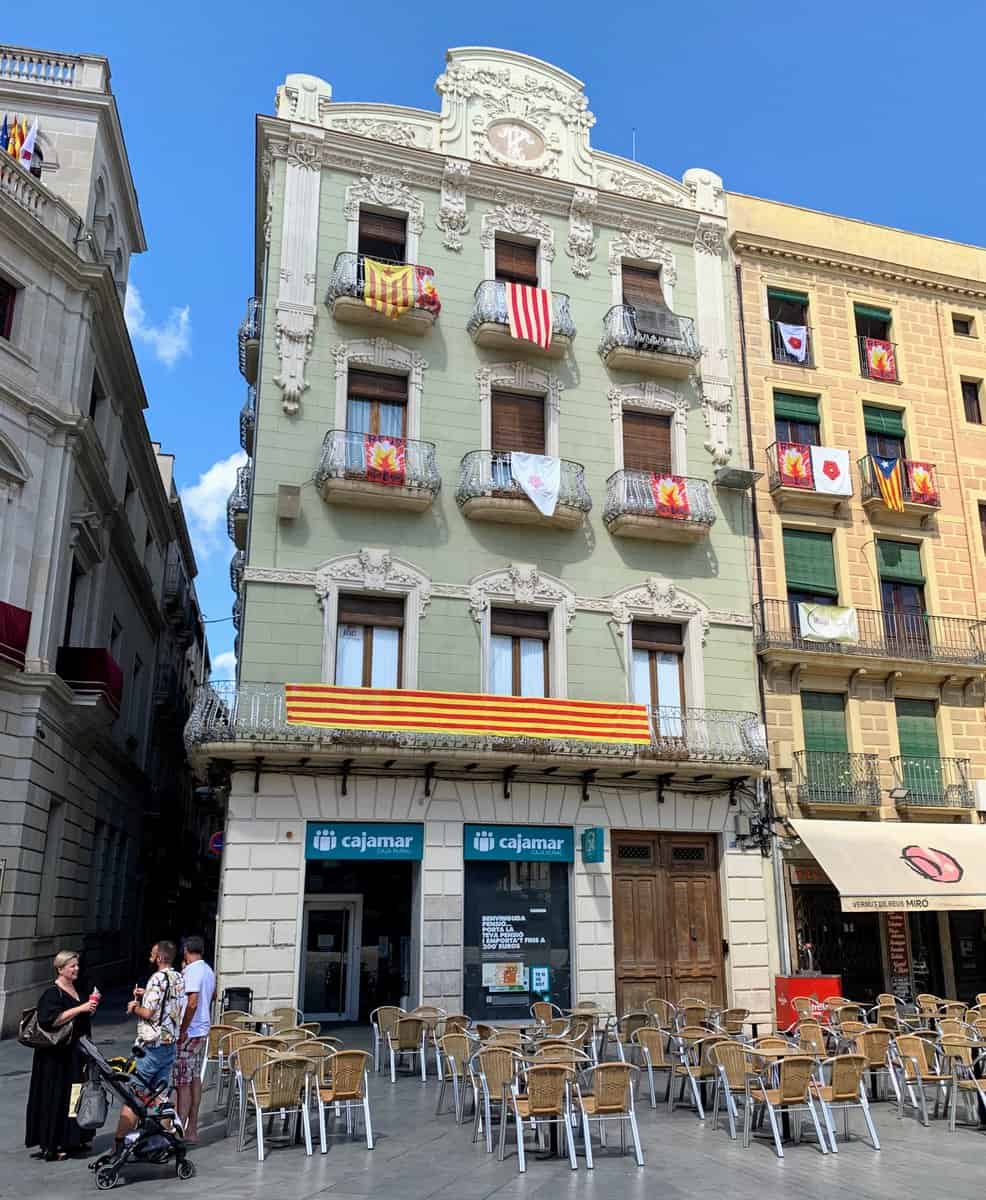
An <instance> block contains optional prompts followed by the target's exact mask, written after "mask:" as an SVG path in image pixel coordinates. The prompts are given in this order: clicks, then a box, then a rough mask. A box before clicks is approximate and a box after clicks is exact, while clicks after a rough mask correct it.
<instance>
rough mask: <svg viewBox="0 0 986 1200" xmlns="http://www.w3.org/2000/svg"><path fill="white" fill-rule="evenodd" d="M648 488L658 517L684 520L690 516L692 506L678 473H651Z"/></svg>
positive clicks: (686, 489)
mask: <svg viewBox="0 0 986 1200" xmlns="http://www.w3.org/2000/svg"><path fill="white" fill-rule="evenodd" d="M650 490H651V494H652V495H653V497H654V508H655V510H656V512H657V515H658V516H659V517H675V518H677V519H678V520H685V519H687V518H688V517H690V516H691V513H692V506H691V504H689V502H688V488H687V486H686V484H685V480H684V479H683V478H682V477H681V476H680V475H652V476H651V477H650Z"/></svg>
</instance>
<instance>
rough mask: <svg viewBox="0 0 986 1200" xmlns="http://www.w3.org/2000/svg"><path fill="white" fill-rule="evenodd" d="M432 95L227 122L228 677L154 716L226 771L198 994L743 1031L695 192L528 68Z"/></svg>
mask: <svg viewBox="0 0 986 1200" xmlns="http://www.w3.org/2000/svg"><path fill="white" fill-rule="evenodd" d="M436 87H437V91H438V94H439V97H440V111H438V112H432V111H426V110H421V109H416V108H404V107H399V106H393V105H385V104H376V103H362V102H360V103H352V102H338V101H336V100H334V99H333V97H332V90H331V87H330V86H329V84H328V83H326V82H324V81H323V80H321V79H318V78H313V77H310V76H306V75H290V76H288V78H287V80H286V81H285V83H284V85H283V86H282V87H280V88H279V89H278V92H277V105H276V113H275V114H274V115H273V116H261V117H260V118H259V119H258V122H257V136H258V154H257V164H256V172H257V173H256V187H257V192H256V195H257V202H256V204H257V207H256V214H257V215H256V222H257V224H256V246H257V257H256V262H255V276H254V280H253V291H254V293H255V295H256V296H263V297H265V303H264V305H263V307H258V305H257V303H256V302H255V301H253V300H251V301H250V302H249V305H248V311H247V316H246V319H245V321H244V323H243V325H242V326H241V328H240V333H239V349H240V363H241V367H242V368H243V371H244V375H245V378H246V380H247V383H248V385H249V387H250V388H251V389H252V390H251V392H250V398H249V401H248V406H247V407H248V409H249V412H248V414H247V416H246V418H245V425H244V429H246V430H248V431H249V439H250V440H249V444H248V443H247V442H246V441H244V445H245V446H246V448H247V449H248V451H249V452H250V453H251V455H252V459H251V462H250V463H249V464H248V466H247V467H245V468H244V470H243V472H242V473H241V478H240V480H239V481H238V483H237V488H236V490H235V492H234V493H233V495H232V496H231V498H230V508H229V519H230V534H231V537H233V539H234V541H235V544H236V547H237V553H236V555H235V556H234V559H233V562H232V564H231V579H232V581H233V583H234V588H235V590H236V593H237V604H236V615H237V620H238V622H239V625H240V629H239V668H238V681H237V684H236V685H235V686H231V687H230V688H228V689H225V690H224V689H221V688H218V687H217V688H210V689H205V690H203V693H202V695H201V697H200V700H199V702H198V704H197V706H196V709H195V712H194V713H193V716H192V719H191V721H190V723H189V726H188V730H187V741H188V745H189V749H190V752H191V754H192V756H193V758H194V759H195V761H196V762H197V764H198V765H199V767H200V768H201V769H203V770H205V769H211V770H213V771H217V770H220V769H222V770H225V771H227V772H228V773H229V778H230V797H229V817H228V822H227V825H226V839H225V849H224V857H223V886H222V911H221V920H220V929H219V936H218V940H219V950H218V969H219V972H220V975H221V985H220V986H244V987H249V988H251V989H252V990H253V994H254V1000H255V1003H258V1004H260V1005H261V1006H263V1005H269V1004H272V1003H289V1004H297V1005H298V1007H299V1008H301V1009H303V1010H304V1011H305V1012H306V1014H307V1015H308V1016H310V1017H316V1018H321V1019H325V1020H331V1019H355V1018H357V1017H359V1018H364V1019H365V1017H366V1015H367V1013H368V1012H369V1011H370V1010H371V1009H373V1008H374V1007H376V1006H377V1005H379V1004H383V1003H395V1002H396V1003H408V1002H411V1003H414V1002H419V1001H427V1002H431V1003H437V1004H441V1005H444V1006H446V1007H448V1008H450V1009H454V1010H455V1011H463V1008H464V1010H465V1011H468V1012H470V1013H472V1014H473V1015H475V1016H477V1017H481V1016H484V1015H485V1016H489V1015H494V1016H497V1017H499V1018H502V1019H513V1018H517V1017H524V1016H526V1015H527V1014H528V1008H529V1005H530V1003H531V1002H532V1001H533V1000H535V999H537V998H539V997H540V998H545V999H549V1000H551V1001H552V1002H555V1003H557V1004H560V1005H566V1004H569V1003H571V1002H572V1001H573V1000H574V999H575V998H576V997H580V998H584V999H595V1000H597V1001H598V1002H599V1003H600V1004H602V1005H603V1006H606V1007H608V1008H610V1009H612V1008H613V1007H614V1006H618V1007H619V1008H620V1009H621V1010H625V1009H628V1008H631V1007H633V1006H634V1005H637V1004H639V1003H640V1002H641V1001H643V1000H644V999H645V998H646V997H648V996H652V995H670V996H680V995H691V996H704V997H707V998H708V999H709V1000H710V1001H712V1002H714V1003H716V1004H719V1005H725V1004H727V1003H728V1004H733V1005H736V1006H739V1007H743V1008H747V1009H750V1010H751V1011H752V1012H754V1013H755V1014H757V1015H758V1016H759V1017H760V1019H763V1018H764V1016H765V1015H766V1013H767V1012H768V1011H769V1008H770V999H769V990H770V970H771V964H770V961H769V942H770V929H769V917H768V910H769V908H770V905H769V904H768V899H769V896H768V892H769V888H770V879H769V872H768V873H766V875H765V871H764V859H763V858H762V856H761V854H760V852H759V846H757V847H753V846H752V845H749V842H748V839H745V838H741V839H739V841H737V839H736V837H735V830H736V827H737V825H736V817H737V816H738V815H740V816H742V815H743V814H745V813H753V812H754V810H755V806H756V803H757V800H756V797H757V781H758V778H759V776H760V774H761V772H762V770H763V767H764V764H765V761H766V749H765V745H764V742H763V731H762V726H761V723H760V718H759V715H758V714H757V713H756V712H755V710H756V709H757V707H758V701H757V691H756V686H755V673H754V671H753V669H752V664H753V661H754V657H753V644H752V623H751V619H750V578H749V533H750V525H749V496H748V495H747V494H744V492H743V490H742V487H743V484H744V483H747V484H748V475H749V472H744V470H743V469H742V465H741V462H742V459H743V452H742V450H741V448H740V447H741V446H742V444H743V442H742V440H741V439H738V431H737V427H736V420H735V415H734V414H733V411H732V404H733V376H732V361H731V355H730V349H729V343H728V332H729V329H730V327H731V311H730V301H729V294H730V274H729V268H728V263H727V261H726V258H725V210H724V200H723V193H722V186H721V181H720V180H719V178H718V177H717V176H716V175H714V174H712V173H711V172H709V171H706V170H690V171H687V172H686V173H685V175H684V177H683V178H682V179H681V180H677V179H672V178H670V177H668V176H666V175H663V174H660V173H659V172H658V171H655V170H652V169H650V168H649V167H646V166H643V165H642V164H639V163H635V162H630V161H628V160H625V159H620V158H617V157H614V156H612V155H609V154H606V153H604V152H601V151H598V150H594V149H593V148H592V145H591V141H590V133H591V130H592V126H593V124H594V117H593V115H592V113H591V112H590V111H589V107H588V101H587V98H586V96H585V93H584V90H583V86H582V84H581V83H580V82H579V81H578V80H576V79H574V78H572V76H570V75H568V74H566V73H565V72H564V71H562V70H560V69H559V68H557V67H554V66H551V65H549V64H546V63H543V62H540V61H538V60H536V59H533V58H529V57H526V56H523V55H520V54H515V53H510V52H507V51H502V50H495V49H485V48H465V49H456V50H452V51H449V53H448V55H447V64H446V67H445V70H444V72H443V73H442V75H441V76H440V78H439V79H438V81H437V85H436ZM523 305H531V306H532V307H531V309H530V310H528V309H524V312H523V313H520V315H518V314H519V312H520V309H521V307H522V306H523ZM523 320H529V321H534V322H535V323H536V324H537V327H538V331H539V332H538V335H537V336H534V334H533V333H532V327H531V326H524V325H523V324H522V321H523ZM548 326H550V332H548V331H547V327H548ZM518 334H521V335H524V336H517V335H518ZM532 460H533V462H532ZM535 474H537V477H538V478H537V480H535V479H534V475H535ZM552 481H553V482H552ZM532 493H533V495H532ZM744 828H746V827H745V826H744ZM748 845H749V848H748V849H745V847H747V846H748Z"/></svg>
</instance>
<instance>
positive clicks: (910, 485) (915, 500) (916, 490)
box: [856, 454, 941, 509]
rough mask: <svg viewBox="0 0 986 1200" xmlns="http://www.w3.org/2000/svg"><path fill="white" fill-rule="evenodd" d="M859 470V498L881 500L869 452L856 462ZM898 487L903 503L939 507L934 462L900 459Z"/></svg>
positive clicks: (875, 471)
mask: <svg viewBox="0 0 986 1200" xmlns="http://www.w3.org/2000/svg"><path fill="white" fill-rule="evenodd" d="M856 466H857V468H858V470H859V480H860V492H859V496H860V499H861V500H863V501H864V502H865V501H867V500H881V499H882V498H883V496H882V493H881V491H880V485H879V483H878V482H877V468H876V467H875V466H874V464H873V459H872V457H871V456H870V455H869V454H864V455H863V457H862V458H861V459H860V460H859V462H858V463H857V464H856ZM900 488H901V493H902V498H903V501H904V503H905V504H919V505H921V506H922V507H923V508H928V509H935V508H941V496H940V495H939V492H938V479H937V476H936V474H935V464H934V463H927V462H915V461H914V460H912V459H909V458H903V459H901V460H900Z"/></svg>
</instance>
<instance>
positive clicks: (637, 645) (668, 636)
mask: <svg viewBox="0 0 986 1200" xmlns="http://www.w3.org/2000/svg"><path fill="white" fill-rule="evenodd" d="M683 629H684V626H682V625H676V624H674V622H671V621H661V622H658V621H634V622H633V624H632V625H631V626H630V640H631V643H632V645H633V648H634V649H635V650H665V651H670V652H671V653H672V654H680V653H682V652H683V650H684V647H683V645H682V632H683Z"/></svg>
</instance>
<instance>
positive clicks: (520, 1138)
mask: <svg viewBox="0 0 986 1200" xmlns="http://www.w3.org/2000/svg"><path fill="white" fill-rule="evenodd" d="M514 1126H515V1132H516V1134H517V1170H518V1171H520V1173H521V1174H523V1173H524V1172H525V1171H526V1170H527V1159H526V1157H525V1156H524V1122H523V1121H522V1120H521V1119H520V1113H519V1112H518V1111H517V1110H516V1109H514ZM506 1128H507V1114H506V1111H504V1113H503V1129H504V1131H506ZM500 1144H501V1146H502V1145H503V1139H502V1138H501V1139H500ZM500 1157H501V1158H502V1157H503V1155H502V1154H501V1155H500Z"/></svg>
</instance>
